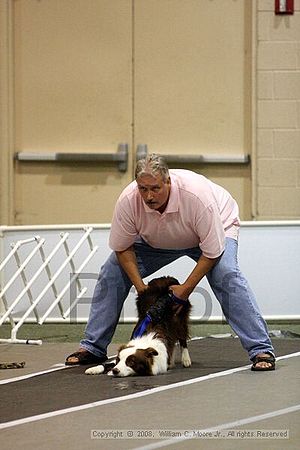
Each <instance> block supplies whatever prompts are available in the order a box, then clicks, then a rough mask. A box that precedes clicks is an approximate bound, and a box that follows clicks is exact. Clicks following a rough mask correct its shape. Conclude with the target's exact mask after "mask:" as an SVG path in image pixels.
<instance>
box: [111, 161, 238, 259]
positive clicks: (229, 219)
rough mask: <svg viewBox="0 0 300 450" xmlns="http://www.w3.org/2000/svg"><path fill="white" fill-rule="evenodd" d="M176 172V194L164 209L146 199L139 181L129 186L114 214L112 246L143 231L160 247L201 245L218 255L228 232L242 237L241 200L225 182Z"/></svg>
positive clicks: (125, 242) (127, 242)
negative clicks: (231, 192) (240, 220)
mask: <svg viewBox="0 0 300 450" xmlns="http://www.w3.org/2000/svg"><path fill="white" fill-rule="evenodd" d="M170 177H171V190H170V197H169V201H168V204H167V207H166V209H165V211H164V212H163V214H161V213H159V212H158V211H156V210H152V209H150V208H149V207H148V206H147V205H146V204H145V203H144V201H143V199H142V197H141V195H140V193H139V191H138V187H137V183H136V181H133V182H132V183H130V184H129V185H128V186H127V187H126V188H125V189H124V191H123V192H122V194H121V195H120V197H119V199H118V201H117V203H116V207H115V211H114V216H113V220H112V226H111V232H110V238H109V245H110V247H111V249H112V250H114V251H122V250H126V249H127V248H128V247H130V246H131V245H133V243H134V241H135V239H136V237H137V236H141V237H142V238H143V239H144V240H145V241H146V242H147V243H148V244H149V245H151V246H152V247H155V248H163V249H184V248H192V247H197V246H200V249H201V250H202V253H203V255H204V256H207V257H208V258H217V257H218V256H220V255H221V254H222V252H223V251H224V247H225V236H228V237H232V238H235V239H237V235H238V228H239V217H238V215H239V211H238V205H237V203H236V201H235V200H234V199H233V198H232V197H231V195H230V194H229V193H228V192H227V191H226V190H225V189H224V188H222V187H221V186H219V185H217V184H215V183H213V182H212V181H210V180H208V179H207V178H205V177H204V176H202V175H199V174H197V173H195V172H192V171H189V170H183V169H172V170H170Z"/></svg>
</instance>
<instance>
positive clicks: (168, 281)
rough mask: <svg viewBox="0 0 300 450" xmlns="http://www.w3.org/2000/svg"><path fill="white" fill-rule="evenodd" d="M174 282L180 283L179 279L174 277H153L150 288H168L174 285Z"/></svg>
mask: <svg viewBox="0 0 300 450" xmlns="http://www.w3.org/2000/svg"><path fill="white" fill-rule="evenodd" d="M173 284H179V281H178V280H177V279H176V278H173V277H160V278H153V280H151V281H149V283H148V286H149V287H150V288H155V289H161V290H167V288H168V287H169V286H172V285H173ZM145 292H147V291H145Z"/></svg>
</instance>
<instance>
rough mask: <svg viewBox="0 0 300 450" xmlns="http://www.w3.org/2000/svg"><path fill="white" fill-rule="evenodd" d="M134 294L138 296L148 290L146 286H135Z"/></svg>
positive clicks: (141, 284) (142, 284)
mask: <svg viewBox="0 0 300 450" xmlns="http://www.w3.org/2000/svg"><path fill="white" fill-rule="evenodd" d="M135 289H136V292H137V294H138V295H140V294H142V293H143V292H144V291H145V290H146V289H148V284H144V283H140V284H139V285H138V286H135Z"/></svg>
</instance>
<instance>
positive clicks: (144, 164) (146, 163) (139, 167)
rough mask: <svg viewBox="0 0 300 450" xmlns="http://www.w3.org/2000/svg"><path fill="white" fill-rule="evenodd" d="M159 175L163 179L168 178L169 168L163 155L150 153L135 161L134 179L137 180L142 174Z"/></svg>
mask: <svg viewBox="0 0 300 450" xmlns="http://www.w3.org/2000/svg"><path fill="white" fill-rule="evenodd" d="M145 174H147V175H153V176H157V175H161V177H162V179H163V181H167V180H168V178H169V168H168V166H167V163H166V161H165V159H164V157H163V156H160V155H156V154H155V153H152V154H151V155H148V156H147V157H146V158H145V159H140V160H139V161H138V162H137V163H136V168H135V179H136V180H137V179H138V178H139V177H141V176H142V175H145Z"/></svg>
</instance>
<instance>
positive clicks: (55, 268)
mask: <svg viewBox="0 0 300 450" xmlns="http://www.w3.org/2000/svg"><path fill="white" fill-rule="evenodd" d="M92 231H93V228H92V227H84V228H83V235H82V236H81V238H80V239H79V240H78V242H77V243H76V245H75V246H74V247H73V248H72V249H70V248H69V245H68V238H69V236H70V233H69V232H63V233H60V234H59V239H58V243H57V244H56V245H55V246H54V248H53V249H52V250H51V251H50V253H49V254H48V255H46V254H45V251H44V248H43V246H44V244H45V242H46V239H45V238H41V237H40V236H33V237H32V238H29V239H24V240H20V241H17V242H16V243H12V244H11V248H12V250H11V251H10V253H9V254H8V255H7V256H6V257H5V258H4V260H3V261H2V262H1V263H0V275H1V272H2V273H3V271H4V268H5V267H6V266H7V264H9V263H11V262H12V260H14V261H15V265H16V270H15V271H14V273H13V275H12V276H11V278H10V279H9V280H7V281H6V280H4V279H2V283H1V284H0V300H2V303H3V307H4V314H3V315H2V317H1V318H0V326H1V325H2V324H4V323H5V322H7V321H9V322H10V324H11V337H10V338H7V339H0V342H9V343H16V344H38V345H40V344H41V343H42V341H41V340H32V339H17V333H18V330H19V329H20V327H21V326H22V325H23V323H24V322H25V321H26V319H27V318H28V317H29V316H30V315H31V314H32V313H33V314H34V318H35V321H36V323H38V324H39V325H42V324H43V323H44V322H45V320H46V318H47V317H48V316H49V314H50V313H51V312H52V310H53V309H54V308H55V307H58V309H59V313H60V315H61V317H62V318H63V319H66V318H68V317H69V316H70V313H71V311H72V310H73V308H74V307H75V306H76V304H77V303H78V301H79V299H80V298H82V297H83V295H84V294H85V292H86V287H83V286H82V285H81V282H80V279H79V274H80V273H81V272H82V271H83V269H84V267H85V266H86V264H87V263H88V262H89V261H90V259H91V258H92V257H93V256H94V254H95V253H96V251H97V250H98V246H97V245H93V242H92V239H91V232H92ZM84 243H86V244H87V245H88V254H87V256H85V257H84V258H82V260H81V261H79V262H78V261H77V267H76V262H75V260H74V257H75V255H76V254H77V253H78V250H79V249H80V247H81V246H82V245H83V244H84ZM24 247H26V250H27V248H29V250H28V251H26V253H27V256H26V257H25V258H24V257H23V261H22V259H21V256H20V249H23V250H24ZM60 249H63V250H64V253H65V258H64V260H63V262H61V260H57V261H56V260H55V255H56V254H57V253H58V251H59V250H60ZM36 258H39V259H40V261H39V264H38V269H37V270H36V269H34V273H31V274H30V276H28V272H30V266H32V265H33V264H34V267H36V265H37V261H36ZM66 267H69V269H70V270H69V272H68V274H69V275H70V276H69V277H68V279H66V278H67V276H66V272H65V271H64V269H65V268H66ZM42 275H43V276H44V285H43V288H42V289H41V291H40V292H39V293H33V291H32V289H33V286H34V283H35V282H36V281H37V280H38V279H39V283H40V278H41V276H42ZM59 277H60V284H61V282H63V287H59V288H58V286H57V281H58V279H59ZM2 278H3V277H2ZM0 280H1V278H0ZM20 280H21V281H22V286H24V287H23V288H22V289H21V291H20V292H19V293H18V294H17V295H16V296H14V298H11V297H9V296H8V295H7V293H8V292H9V290H10V289H11V288H14V287H16V286H17V284H19V283H20ZM73 283H76V287H77V292H78V294H77V295H76V296H75V298H73V299H72V302H70V305H69V306H68V307H67V308H64V306H63V303H62V299H63V297H64V296H65V295H66V294H67V292H68V291H69V290H70V287H71V285H72V284H73ZM16 289H17V288H16ZM16 289H13V292H15V291H16ZM49 290H52V296H53V297H54V301H52V302H51V304H50V306H49V304H48V303H49V302H47V309H46V311H44V312H43V313H42V315H41V312H40V308H39V306H40V305H41V304H42V302H43V300H45V298H46V294H48V293H49ZM24 297H26V298H27V305H26V307H25V311H23V312H22V314H21V317H18V319H17V318H16V314H17V313H16V308H17V307H18V305H19V304H20V302H21V301H23V302H24ZM46 301H47V299H46Z"/></svg>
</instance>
